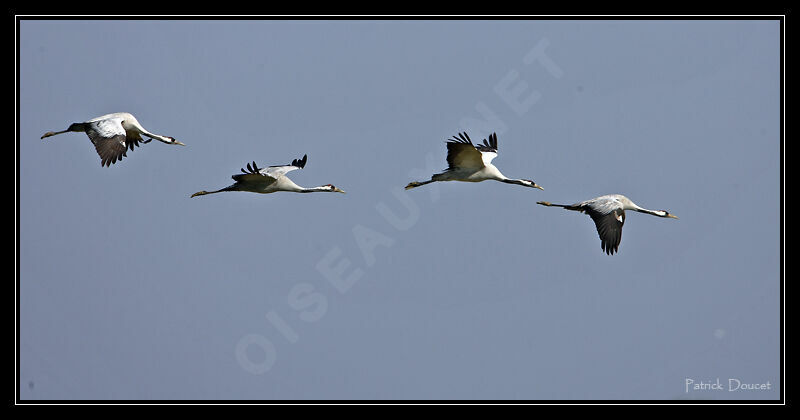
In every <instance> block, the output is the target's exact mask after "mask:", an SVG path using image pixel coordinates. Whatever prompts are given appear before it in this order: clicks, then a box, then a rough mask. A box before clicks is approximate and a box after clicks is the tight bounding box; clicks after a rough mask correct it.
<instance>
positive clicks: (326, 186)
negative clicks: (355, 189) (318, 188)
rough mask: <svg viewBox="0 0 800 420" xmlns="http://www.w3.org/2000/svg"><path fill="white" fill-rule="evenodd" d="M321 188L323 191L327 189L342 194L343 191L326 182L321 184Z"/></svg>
mask: <svg viewBox="0 0 800 420" xmlns="http://www.w3.org/2000/svg"><path fill="white" fill-rule="evenodd" d="M322 188H323V189H324V190H325V191H328V192H338V193H342V194H344V191H343V190H340V189H338V188H336V187H334V186H333V184H327V185H323V186H322Z"/></svg>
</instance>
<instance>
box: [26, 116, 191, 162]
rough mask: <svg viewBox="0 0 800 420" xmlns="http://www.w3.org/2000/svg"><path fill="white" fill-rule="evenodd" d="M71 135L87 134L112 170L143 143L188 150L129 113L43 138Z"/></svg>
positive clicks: (94, 120)
mask: <svg viewBox="0 0 800 420" xmlns="http://www.w3.org/2000/svg"><path fill="white" fill-rule="evenodd" d="M71 131H74V132H82V133H86V135H87V136H89V140H91V141H92V144H94V149H95V150H96V151H97V154H98V155H100V165H101V166H109V167H110V166H111V165H112V164H114V163H116V162H117V161H118V160H122V158H123V157H126V156H127V154H126V153H127V151H128V150H133V148H134V147H136V146H140V147H141V145H140V144H139V143H142V144H147V143H150V141H152V139H156V140H159V141H161V142H164V143H166V144H177V145H180V146H186V145H185V144H183V143H181V142H179V141H177V140H175V139H174V138H173V137H169V136H162V135H160V134H154V133H151V132H149V131H147V130H145V129H144V127H142V125H141V124H139V121H137V120H136V117H134V116H133V115H131V114H129V113H127V112H116V113H113V114H106V115H103V116H100V117H97V118H92V119H91V120H89V121H85V122H81V123H73V124H71V125H70V126H69V128H67V129H66V130H64V131H55V132H53V131H48V132H47V133H44V135H43V136H42V137H41V138H42V139H44V138H47V137H50V136H55V135H57V134H63V133H69V132H71ZM142 135H144V136H146V137H148V139H147V140H144V139H142Z"/></svg>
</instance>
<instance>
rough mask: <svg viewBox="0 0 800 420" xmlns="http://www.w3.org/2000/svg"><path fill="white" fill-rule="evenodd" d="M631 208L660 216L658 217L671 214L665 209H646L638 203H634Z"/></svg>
mask: <svg viewBox="0 0 800 420" xmlns="http://www.w3.org/2000/svg"><path fill="white" fill-rule="evenodd" d="M631 210H634V211H638V212H639V213H646V214H650V215H653V216H658V217H667V215H668V214H669V213H667V212H665V211H664V210H650V209H646V208H644V207H639V206H637V205H636V204H633V207H632V208H631Z"/></svg>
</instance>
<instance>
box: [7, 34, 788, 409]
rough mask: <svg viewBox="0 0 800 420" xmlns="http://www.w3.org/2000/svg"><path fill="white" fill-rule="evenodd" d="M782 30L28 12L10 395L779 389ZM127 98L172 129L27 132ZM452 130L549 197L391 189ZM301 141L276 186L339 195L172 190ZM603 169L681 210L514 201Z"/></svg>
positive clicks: (440, 153) (655, 204)
mask: <svg viewBox="0 0 800 420" xmlns="http://www.w3.org/2000/svg"><path fill="white" fill-rule="evenodd" d="M779 37H780V26H779V22H778V21H777V20H764V21H747V20H737V21H565V20H560V21H544V20H543V21H537V20H531V21H354V22H351V21H311V22H298V21H198V22H193V21H166V20H160V21H78V20H74V21H53V20H48V21H36V20H24V21H22V22H21V24H20V31H19V48H20V49H19V71H20V73H19V81H20V88H19V92H20V97H19V104H20V107H19V121H20V124H19V133H20V139H19V144H18V147H19V149H18V153H19V166H18V176H19V186H20V191H19V202H18V204H19V225H18V226H19V248H18V253H19V266H18V273H19V298H20V308H19V312H20V320H19V321H20V322H19V325H20V333H19V337H20V342H19V352H20V354H19V355H20V366H19V373H20V377H19V381H20V384H19V392H20V394H19V396H20V398H21V399H720V400H721V399H777V398H779V395H780V386H779V385H780V312H779V303H780V302H779V296H780V294H779V293H780V271H779V265H780V243H779V240H780V232H779V223H780V187H779V186H780V183H779V182H780V176H781V174H780V165H779V162H780V103H779V98H780V67H779V63H780V61H779V60H780V50H779V45H780V44H779V39H780V38H779ZM122 111H125V112H131V113H133V114H134V115H135V116H136V117H137V118H138V120H139V122H140V123H142V125H143V126H144V127H146V128H147V129H148V130H150V131H152V132H155V133H159V134H163V135H168V136H172V137H175V138H176V139H178V140H180V141H182V142H184V143H186V145H187V146H186V147H179V146H178V147H176V146H170V145H165V144H162V143H160V142H157V141H153V142H152V143H150V144H147V145H145V146H143V147H141V148H137V149H136V150H134V151H132V152H129V153H128V157H127V158H125V159H124V160H122V161H121V162H118V163H117V164H116V165H113V166H112V167H111V168H104V167H101V166H100V159H99V157H98V156H97V155H96V153H95V152H94V150H93V147H92V145H91V143H90V142H89V140H88V138H87V137H86V136H85V135H83V134H80V133H68V134H64V135H61V136H56V137H52V138H48V139H46V140H40V136H41V135H42V134H43V133H45V132H46V131H51V130H63V129H65V128H66V127H67V126H68V125H69V124H70V123H73V122H80V121H84V120H87V119H90V118H93V117H96V116H99V115H102V114H106V113H111V112H122ZM464 130H465V131H467V132H468V133H469V134H470V136H471V137H472V138H473V140H475V139H481V138H483V137H485V136H487V135H488V134H490V133H491V132H497V134H498V143H499V155H498V157H497V158H496V159H495V160H494V162H493V163H494V164H495V165H497V166H498V167H499V168H500V169H501V170H502V171H503V173H504V174H505V175H507V176H509V177H512V178H525V179H533V180H534V181H536V182H537V183H538V184H539V185H541V186H543V187H544V191H539V190H535V189H529V188H523V187H519V186H514V185H507V184H502V183H497V182H492V181H487V182H483V183H478V184H467V183H456V182H450V183H435V184H431V185H427V186H425V187H421V188H418V189H415V190H411V191H404V190H403V187H404V186H405V185H406V184H407V183H408V182H409V181H411V180H422V179H427V178H428V177H429V176H430V174H432V173H434V172H438V171H440V170H441V169H443V168H444V167H445V166H446V162H445V154H446V149H445V145H444V141H445V140H446V139H447V138H448V137H451V136H452V135H454V134H456V133H457V132H459V131H464ZM304 154H308V163H307V165H306V167H305V168H304V169H303V170H300V171H296V172H292V173H291V174H290V176H291V178H292V179H293V180H294V181H295V182H296V183H298V184H300V185H303V186H317V185H323V184H328V183H332V184H334V185H336V186H337V187H340V188H342V189H344V190H345V191H347V194H346V195H341V194H324V193H316V194H291V193H276V194H270V195H259V194H249V193H224V194H217V195H212V196H207V197H200V198H189V196H190V195H191V194H192V193H194V192H196V191H199V190H203V189H205V190H211V189H218V188H222V187H224V186H227V185H229V184H230V183H231V180H230V175H232V174H235V173H238V172H239V168H240V167H242V166H244V165H245V164H246V163H247V162H251V161H256V162H257V163H258V164H259V166H265V165H277V164H286V163H289V162H291V160H292V159H295V158H300V157H302V156H303V155H304ZM611 193H620V194H625V195H627V196H628V197H629V198H631V199H632V200H633V201H635V202H636V203H637V204H639V205H641V206H643V207H647V208H651V209H656V210H660V209H667V210H669V211H670V212H672V213H674V214H676V215H678V217H680V219H679V220H671V219H660V218H656V217H651V216H648V215H644V214H639V213H630V214H628V217H627V219H626V223H625V229H624V234H623V239H622V243H621V246H620V249H619V253H618V254H616V255H614V256H608V255H605V254H604V253H603V252H602V250H601V249H600V241H599V239H598V237H597V233H596V231H595V229H594V225H593V223H592V221H591V219H590V218H589V217H587V216H585V215H581V214H578V213H574V212H567V211H564V210H562V209H557V208H545V207H542V206H538V205H536V204H535V203H536V201H539V200H547V201H552V202H557V203H574V202H578V201H582V200H586V199H589V198H592V197H596V196H600V195H604V194H611ZM717 379H719V381H720V383H722V385H723V386H724V388H725V389H724V390H702V389H700V390H695V389H693V385H694V384H697V383H700V382H706V383H712V382H715V381H716V380H717ZM690 380H691V382H689V381H690ZM733 381H739V382H740V383H742V384H764V383H767V382H769V383H770V389H768V390H744V389H742V388H739V389H737V390H734V391H731V390H729V385H732V384H736V382H733ZM687 387H688V388H687Z"/></svg>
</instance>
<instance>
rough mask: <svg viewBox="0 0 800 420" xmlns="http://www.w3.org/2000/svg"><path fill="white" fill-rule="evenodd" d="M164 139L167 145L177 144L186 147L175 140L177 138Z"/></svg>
mask: <svg viewBox="0 0 800 420" xmlns="http://www.w3.org/2000/svg"><path fill="white" fill-rule="evenodd" d="M164 138H165V139H167V141H166V143H168V144H177V145H178V146H186V145H185V144H183V143H181V142H179V141H178V140H175V137H170V136H164Z"/></svg>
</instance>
